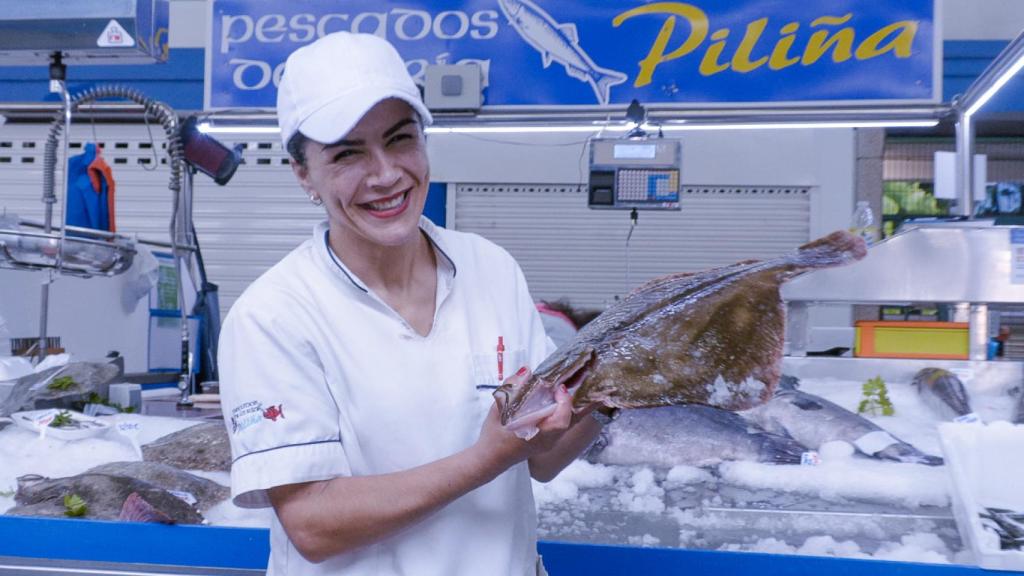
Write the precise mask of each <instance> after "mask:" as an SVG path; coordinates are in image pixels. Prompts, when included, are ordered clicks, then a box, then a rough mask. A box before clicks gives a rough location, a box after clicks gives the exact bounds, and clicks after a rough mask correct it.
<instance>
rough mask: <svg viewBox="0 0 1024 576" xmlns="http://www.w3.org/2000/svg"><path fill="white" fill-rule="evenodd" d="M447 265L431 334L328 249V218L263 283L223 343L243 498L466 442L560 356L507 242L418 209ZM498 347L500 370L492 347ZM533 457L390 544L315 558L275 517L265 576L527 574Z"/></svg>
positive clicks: (226, 398) (245, 301)
mask: <svg viewBox="0 0 1024 576" xmlns="http://www.w3.org/2000/svg"><path fill="white" fill-rule="evenodd" d="M420 227H421V229H422V230H423V231H424V232H426V234H427V235H428V237H429V238H430V239H431V241H432V242H433V245H434V249H435V253H436V254H437V262H438V278H437V303H436V305H435V313H434V323H433V328H432V329H431V331H430V334H428V335H427V336H420V335H418V334H417V333H416V332H415V331H414V330H413V329H412V328H411V327H410V326H409V325H408V324H407V323H406V322H405V320H403V319H402V317H401V316H399V315H398V314H397V313H396V312H395V311H394V310H392V309H391V308H390V307H389V306H387V305H386V304H385V303H384V302H383V301H382V300H381V299H380V298H378V297H377V296H376V295H374V294H373V292H371V291H369V290H368V289H367V288H366V287H365V285H364V284H363V283H362V282H361V281H360V280H359V278H357V277H356V276H355V274H353V273H352V272H351V271H350V270H348V269H347V268H346V267H345V266H344V265H343V264H342V263H341V261H340V260H339V259H337V257H336V256H335V255H334V253H333V251H331V250H330V248H329V246H328V244H327V224H326V222H325V223H321V224H319V225H318V226H317V227H316V228H315V231H314V234H313V238H312V239H310V240H307V241H306V242H304V243H303V244H302V245H300V246H299V247H298V248H296V249H295V250H294V251H293V252H292V253H290V254H289V255H288V256H286V257H285V258H284V259H283V260H281V262H279V263H278V264H276V265H275V266H274V267H273V268H271V269H270V270H269V271H267V272H266V273H265V274H264V275H263V276H261V277H260V278H259V279H257V280H256V281H255V282H253V284H252V285H251V286H249V288H248V289H247V290H246V291H245V293H244V294H243V295H242V296H241V298H239V299H238V301H237V302H235V304H234V305H233V306H232V308H231V313H230V314H229V315H228V317H227V319H226V321H225V324H224V327H223V331H222V332H221V338H220V356H219V361H220V382H221V388H220V393H221V396H222V398H221V405H222V406H223V410H224V418H225V422H226V424H227V426H228V429H229V432H230V438H231V451H232V455H233V458H234V462H233V464H232V467H231V492H232V496H233V498H234V502H235V504H237V505H239V506H243V507H266V506H269V505H270V503H269V501H268V498H267V494H266V490H267V489H268V488H272V487H274V486H281V485H286V484H294V483H299V482H308V481H314V480H326V479H329V478H333V477H337V476H359V475H370V474H385V473H389V472H397V471H400V470H407V469H409V468H413V467H415V466H419V465H421V464H426V463H428V462H432V461H435V460H438V459H441V458H444V457H446V456H450V455H451V454H454V453H456V452H458V451H460V450H463V449H465V448H467V447H469V446H470V445H472V444H473V443H474V442H475V441H476V440H477V438H478V437H479V434H480V426H481V424H482V422H483V419H484V416H485V415H486V413H487V409H488V408H489V407H490V405H491V404H492V403H493V400H492V397H491V392H492V391H493V388H494V386H495V385H497V384H498V383H499V382H500V378H504V377H507V376H508V375H510V374H512V373H514V372H515V371H516V370H517V369H518V368H519V367H520V366H523V365H529V366H530V367H531V368H533V367H536V366H537V365H538V364H539V363H540V362H541V361H542V360H543V359H544V358H545V356H546V355H547V354H548V353H549V352H550V351H551V350H552V349H553V345H551V344H550V342H549V341H548V340H547V339H546V337H545V335H544V329H543V327H542V325H541V322H540V318H539V317H538V314H537V312H536V309H535V308H534V304H533V301H532V299H531V298H530V294H529V291H528V290H527V286H526V281H525V279H524V277H523V274H522V271H521V270H520V268H519V265H518V264H517V263H516V262H515V260H514V259H513V258H512V257H511V256H510V255H509V254H508V253H507V252H505V250H503V249H502V248H500V247H498V246H496V245H495V244H492V243H491V242H489V241H487V240H485V239H483V238H481V237H479V236H477V235H474V234H466V233H460V232H453V231H449V230H444V229H440V228H437V227H435V226H434V225H433V224H432V223H431V222H430V221H429V220H427V219H426V218H421V222H420ZM499 336H500V337H501V339H502V342H503V345H504V352H503V362H502V364H503V365H502V372H503V374H501V375H500V377H499V374H498V354H497V343H498V338H499ZM536 555H537V553H536V512H535V508H534V503H533V494H532V492H531V485H530V476H529V470H528V467H527V465H526V463H525V462H524V463H521V464H518V465H516V466H514V467H512V468H511V469H509V470H508V471H506V472H505V473H504V474H502V475H501V476H499V477H498V478H496V479H495V480H494V481H492V482H490V483H489V484H487V485H485V486H482V487H480V488H479V489H477V490H474V491H473V492H471V493H469V494H467V495H465V496H463V497H462V498H459V499H458V500H456V501H454V502H452V503H451V504H449V505H448V506H446V507H444V508H443V509H441V510H439V511H438V512H435V513H434V514H432V515H430V516H428V517H427V518H425V519H424V520H422V521H420V522H419V523H417V524H415V525H413V526H411V527H409V528H407V529H404V530H401V531H400V532H398V533H397V534H394V535H392V536H390V537H388V538H386V539H385V540H383V541H381V542H379V543H377V544H374V545H371V546H368V547H365V548H362V549H360V550H357V551H355V552H351V553H346V554H342V555H338V556H335V557H333V558H331V559H329V560H327V561H325V562H323V563H321V564H311V563H309V562H306V561H305V560H304V559H303V558H302V556H301V555H300V554H299V553H298V551H297V550H296V549H295V547H294V546H293V545H292V543H291V542H290V541H289V540H288V537H287V535H286V534H285V532H284V529H283V528H282V526H281V524H280V522H279V520H278V519H277V517H276V516H275V517H274V520H273V524H272V526H271V553H270V563H269V570H268V574H277V575H280V574H289V575H294V574H344V575H363V574H365V575H373V576H386V575H391V574H395V575H417V576H420V575H422V576H429V575H435V574H436V575H442V574H443V575H445V576H451V575H459V574H464V575H467V576H468V575H473V576H479V575H481V574H487V575H504V574H507V575H509V576H525V575H527V574H530V575H532V574H534V570H535V562H536Z"/></svg>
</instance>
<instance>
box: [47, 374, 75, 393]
mask: <svg viewBox="0 0 1024 576" xmlns="http://www.w3.org/2000/svg"><path fill="white" fill-rule="evenodd" d="M74 386H77V384H76V383H75V379H74V378H72V377H71V376H58V377H57V378H54V379H53V381H52V382H50V383H49V384H47V385H46V387H47V388H49V389H50V390H60V391H64V390H70V389H71V388H73V387H74Z"/></svg>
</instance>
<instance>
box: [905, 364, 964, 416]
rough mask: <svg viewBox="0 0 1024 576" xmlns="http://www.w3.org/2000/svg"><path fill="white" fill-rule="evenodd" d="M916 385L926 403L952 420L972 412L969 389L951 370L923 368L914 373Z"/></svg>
mask: <svg viewBox="0 0 1024 576" xmlns="http://www.w3.org/2000/svg"><path fill="white" fill-rule="evenodd" d="M914 387H915V388H917V392H918V394H919V395H920V397H921V399H922V400H924V403H925V404H927V405H928V407H929V408H931V409H932V410H933V411H934V412H936V413H937V414H939V415H940V416H942V417H943V418H946V419H948V420H952V419H954V418H956V417H958V416H966V415H967V414H970V413H971V402H970V400H969V399H968V398H967V390H965V389H964V385H963V383H962V382H960V379H959V378H957V377H956V374H953V373H952V372H950V371H949V370H943V369H942V368H922V369H921V370H920V371H918V373H917V374H915V375H914Z"/></svg>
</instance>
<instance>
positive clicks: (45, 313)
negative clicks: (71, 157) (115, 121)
mask: <svg viewBox="0 0 1024 576" xmlns="http://www.w3.org/2000/svg"><path fill="white" fill-rule="evenodd" d="M55 58H56V63H57V65H58V66H59V65H60V58H59V57H55ZM61 74H62V75H63V73H62V72H61ZM50 91H51V92H60V95H61V99H62V100H63V101H64V141H63V144H64V145H63V149H64V156H63V158H64V169H63V170H62V171H61V175H62V176H63V178H62V180H63V185H62V187H61V190H62V194H61V203H60V222H61V226H60V240H58V241H57V255H56V256H57V259H56V267H55V268H52V269H50V270H49V271H48V272H47V274H46V278H45V279H44V280H43V285H42V287H41V288H40V289H39V344H38V348H39V349H38V350H37V352H38V362H42V361H43V359H44V358H46V352H47V350H49V348H50V347H49V346H48V345H47V336H46V331H47V325H48V324H49V316H50V285H51V284H53V282H54V281H55V280H56V279H57V274H59V273H60V270H61V265H62V264H63V256H64V238H65V236H66V231H65V228H66V226H64V222H65V221H66V219H67V216H66V211H67V205H68V148H69V145H68V140H69V139H70V136H69V134H68V133H69V132H70V130H71V95H70V94H68V90H67V85H66V84H65V83H64V80H63V79H52V80H51V81H50ZM43 202H44V203H45V204H46V219H45V220H44V221H43V231H44V232H46V233H47V234H49V233H50V232H51V231H52V230H53V202H54V199H53V198H43Z"/></svg>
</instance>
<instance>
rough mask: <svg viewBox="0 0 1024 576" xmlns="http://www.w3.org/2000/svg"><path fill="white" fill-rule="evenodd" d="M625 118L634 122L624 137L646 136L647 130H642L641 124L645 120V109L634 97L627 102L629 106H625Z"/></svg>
mask: <svg viewBox="0 0 1024 576" xmlns="http://www.w3.org/2000/svg"><path fill="white" fill-rule="evenodd" d="M626 120H629V121H630V122H632V123H634V124H636V126H634V127H633V129H632V130H630V131H629V133H627V134H626V138H644V137H646V136H647V132H645V131H644V129H643V125H644V123H645V122H647V109H646V108H644V106H643V104H641V103H640V101H639V100H637V99H636V98H634V99H633V101H632V102H630V103H629V107H628V108H626Z"/></svg>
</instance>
